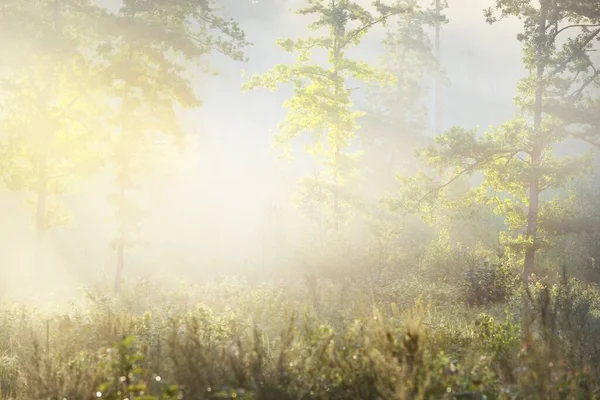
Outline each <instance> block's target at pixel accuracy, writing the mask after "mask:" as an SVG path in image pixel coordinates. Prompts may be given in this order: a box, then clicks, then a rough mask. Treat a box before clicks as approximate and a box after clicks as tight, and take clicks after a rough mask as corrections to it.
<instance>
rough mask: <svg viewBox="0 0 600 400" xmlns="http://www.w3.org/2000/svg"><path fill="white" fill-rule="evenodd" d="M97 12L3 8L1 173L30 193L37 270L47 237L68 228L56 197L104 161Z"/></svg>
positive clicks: (83, 5) (44, 6)
mask: <svg viewBox="0 0 600 400" xmlns="http://www.w3.org/2000/svg"><path fill="white" fill-rule="evenodd" d="M100 14H101V10H100V9H98V8H97V7H95V6H94V5H93V4H92V3H91V2H90V1H88V0H56V1H54V0H52V1H50V0H37V1H27V2H21V1H8V0H5V1H4V2H3V4H2V12H1V13H0V19H1V20H2V28H1V29H2V31H1V32H0V35H1V40H2V42H3V43H4V44H5V45H6V46H5V50H6V51H5V52H4V53H3V63H4V67H5V68H4V71H3V72H4V74H3V76H2V78H1V80H0V89H1V90H2V92H3V100H4V101H3V105H2V114H1V117H0V121H1V126H2V131H3V133H4V137H3V144H2V147H3V165H2V171H1V173H2V175H3V181H4V183H5V185H6V186H7V187H8V188H9V189H11V190H14V191H26V192H30V193H32V194H33V195H34V197H33V206H34V209H35V229H36V232H37V237H38V250H37V251H38V254H37V257H38V260H37V263H38V264H40V263H41V262H42V261H43V253H42V241H43V237H44V234H45V232H46V231H47V230H48V229H49V228H52V227H54V226H58V225H61V224H63V223H65V222H66V218H67V215H66V214H65V210H64V206H63V205H62V203H61V202H60V196H61V195H62V194H63V193H65V192H66V191H67V190H71V189H72V185H73V183H74V181H76V180H77V179H80V178H82V177H84V176H86V174H87V173H89V172H91V171H92V170H93V169H94V168H95V167H97V166H98V164H99V161H100V159H101V155H100V154H99V149H98V146H97V144H98V139H99V138H100V124H98V123H97V120H96V119H97V116H98V115H99V114H100V113H101V112H102V108H101V105H100V103H99V102H98V101H96V100H97V99H96V97H95V96H94V88H95V87H96V81H97V79H98V78H99V76H100V75H101V73H102V70H101V69H99V68H98V65H96V64H95V62H94V59H93V56H94V52H93V51H90V49H93V47H94V44H95V43H96V35H95V31H94V29H93V23H92V21H94V20H95V18H98V17H99V16H100ZM38 266H39V265H38Z"/></svg>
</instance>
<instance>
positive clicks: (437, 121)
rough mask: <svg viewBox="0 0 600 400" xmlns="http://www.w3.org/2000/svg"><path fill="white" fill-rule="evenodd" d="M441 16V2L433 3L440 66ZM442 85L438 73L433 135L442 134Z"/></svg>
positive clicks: (436, 54) (437, 0)
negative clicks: (436, 19)
mask: <svg viewBox="0 0 600 400" xmlns="http://www.w3.org/2000/svg"><path fill="white" fill-rule="evenodd" d="M441 14H442V5H441V0H436V2H435V15H436V17H437V18H438V21H436V23H435V42H434V43H435V45H434V46H435V59H436V60H437V62H438V64H440V63H441V62H440V56H441V44H440V31H441V23H440V21H439V18H440V17H441ZM441 87H442V84H441V82H440V76H439V73H438V74H436V77H435V91H434V96H435V99H434V104H435V111H434V112H435V117H434V129H435V134H436V135H439V134H441V133H442V132H441V131H442V105H441V104H442V100H441V99H442V98H441V92H442V88H441Z"/></svg>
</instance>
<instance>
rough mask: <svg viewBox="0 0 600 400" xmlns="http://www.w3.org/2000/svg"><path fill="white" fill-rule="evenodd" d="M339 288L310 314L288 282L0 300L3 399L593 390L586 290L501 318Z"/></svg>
mask: <svg viewBox="0 0 600 400" xmlns="http://www.w3.org/2000/svg"><path fill="white" fill-rule="evenodd" d="M398 276H399V275H396V276H394V275H391V276H388V277H387V279H386V280H387V281H390V277H395V278H398ZM396 282H400V281H399V280H398V279H396ZM341 284H342V282H341V281H339V280H335V281H331V282H330V283H328V284H327V285H325V286H324V287H323V295H324V296H325V297H324V299H327V301H324V302H323V303H321V307H322V308H321V310H320V311H318V312H317V310H315V309H314V308H313V306H312V305H310V304H306V302H305V299H306V297H307V296H306V294H305V293H304V292H303V290H302V289H301V287H300V286H299V285H294V284H289V285H287V286H285V287H284V288H282V287H281V286H279V285H278V286H274V285H273V286H263V287H260V288H259V287H252V286H249V285H247V284H243V283H235V282H224V283H221V284H211V285H207V286H206V287H197V288H195V289H192V290H187V291H181V290H180V291H179V293H178V296H175V295H173V294H169V293H167V292H162V291H158V290H156V289H152V288H151V286H148V287H146V288H144V287H140V288H135V291H132V292H129V291H124V292H123V294H124V295H131V296H135V297H137V300H138V304H139V305H138V307H137V309H136V312H132V311H128V310H127V309H131V308H130V305H131V303H130V301H129V300H127V302H123V300H124V299H120V298H105V299H101V298H100V297H99V296H98V295H96V294H95V293H94V292H90V293H89V299H90V300H91V301H92V302H91V303H90V302H88V303H82V304H81V305H77V306H74V308H73V309H71V311H70V312H69V313H68V314H61V313H55V314H42V313H39V312H36V311H35V310H33V309H29V308H23V309H20V308H17V307H14V306H11V305H8V304H5V305H3V306H2V308H1V309H0V310H1V311H0V319H1V321H2V323H3V326H4V327H5V329H4V330H3V331H2V333H1V334H0V352H1V354H3V355H2V359H1V360H2V364H0V366H1V367H0V390H1V398H3V399H4V398H6V399H8V398H12V399H16V400H20V399H29V398H48V397H50V398H64V397H66V398H90V397H93V396H97V395H98V393H101V398H110V399H113V398H114V399H117V398H118V399H120V398H123V397H125V396H127V397H128V398H137V399H139V400H141V399H148V400H150V399H175V398H181V397H183V398H197V399H212V398H246V399H272V398H278V399H300V398H319V399H321V398H322V399H325V398H327V399H346V398H366V399H370V398H400V399H409V398H410V399H415V398H416V399H429V398H436V399H446V398H447V399H451V398H456V397H459V398H460V396H463V397H464V396H467V397H469V396H470V398H488V399H498V398H505V397H506V396H507V395H509V396H512V397H514V396H525V397H526V398H546V399H555V398H556V399H558V398H564V397H567V398H571V397H575V398H593V395H594V394H593V393H594V391H595V390H596V389H598V387H599V386H598V384H599V383H600V381H599V380H598V377H599V376H600V375H599V373H600V370H598V362H597V360H598V356H597V354H598V353H597V352H598V349H597V344H596V343H595V342H596V341H595V340H594V338H595V337H596V336H595V335H597V332H596V330H597V329H598V326H600V325H598V323H597V312H598V310H599V306H600V302H599V300H598V299H600V295H599V294H598V291H597V290H596V289H593V288H587V289H586V288H584V287H582V286H581V285H580V284H578V283H577V282H574V281H572V282H569V283H566V284H565V283H558V284H556V285H554V286H551V287H550V286H548V285H544V284H541V283H535V284H531V286H530V287H529V289H528V291H529V293H530V297H529V298H530V299H531V300H528V301H526V302H521V305H524V306H525V307H521V308H520V309H519V308H511V307H512V306H511V305H510V303H506V306H507V307H508V309H507V312H506V315H505V316H502V315H500V314H498V313H497V311H495V310H494V309H486V310H485V312H484V313H483V314H480V315H477V313H474V312H473V310H468V309H465V308H463V306H461V305H460V304H461V302H460V301H459V300H460V297H459V296H460V295H459V294H454V295H453V296H454V297H451V298H450V299H444V300H441V299H439V300H435V299H434V300H433V301H432V302H431V306H425V304H424V303H423V302H422V301H419V300H418V298H417V296H419V293H418V292H415V293H414V294H413V297H404V298H402V297H399V296H396V299H398V300H400V301H401V302H398V303H391V304H390V303H389V302H388V303H386V302H385V300H384V301H383V302H381V303H379V304H380V306H379V307H377V308H373V307H369V300H368V299H367V298H363V299H360V301H359V302H360V303H361V304H362V305H365V306H366V307H353V306H351V305H350V302H348V301H345V302H343V301H342V302H337V303H336V302H334V301H332V299H333V298H328V297H327V296H328V294H327V292H331V291H332V290H333V291H335V288H336V287H337V286H339V285H341ZM396 284H399V283H396ZM404 285H405V286H404V287H399V288H398V293H404V294H406V292H407V291H408V290H410V289H409V286H410V283H408V282H407V283H405V284H404ZM381 287H382V284H381V282H378V281H372V282H369V281H366V280H355V281H354V283H353V284H351V285H350V287H348V290H350V293H352V296H351V297H349V298H355V299H357V297H356V296H360V293H364V292H371V293H372V295H371V296H373V297H372V298H373V299H374V300H378V299H383V297H380V293H379V292H378V290H380V288H381ZM523 290H524V289H523ZM517 296H518V295H517ZM194 298H201V299H202V302H203V303H197V302H196V301H194V300H193V299H194ZM268 298H278V299H279V300H277V301H273V302H269V301H265V299H268ZM571 300H572V301H571ZM142 304H147V306H145V307H144V306H142ZM185 304H187V306H186V305H185ZM250 304H254V305H252V306H250ZM282 304H286V306H285V310H284V312H281V309H282ZM146 307H149V308H152V311H150V310H149V309H147V308H146ZM253 309H254V310H258V309H261V311H262V312H263V314H262V316H259V315H258V314H255V312H254V311H252V310H253ZM520 318H521V319H522V321H523V322H521V323H519V320H520ZM540 377H544V378H543V379H540ZM546 377H547V378H546ZM166 382H169V383H166ZM477 396H479V397H477ZM483 396H485V397H483ZM532 396H533V397H532ZM535 396H538V397H535Z"/></svg>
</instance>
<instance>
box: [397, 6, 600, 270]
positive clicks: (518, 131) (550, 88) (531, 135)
mask: <svg viewBox="0 0 600 400" xmlns="http://www.w3.org/2000/svg"><path fill="white" fill-rule="evenodd" d="M495 10H496V11H494V10H493V9H489V10H487V11H486V17H487V20H488V22H490V23H495V22H496V21H497V20H498V19H497V17H495V15H494V13H495V12H498V13H499V14H500V17H501V18H505V17H510V16H515V17H518V18H519V19H520V20H522V21H523V30H522V32H521V33H519V35H518V37H517V39H518V40H519V41H520V42H522V43H523V48H524V49H523V52H524V53H523V54H524V57H523V61H524V64H525V68H526V69H527V70H529V71H530V74H529V76H527V77H525V78H524V79H523V80H521V82H520V83H519V85H518V90H517V97H516V103H517V105H518V106H519V107H520V112H519V114H518V115H517V116H516V117H515V118H514V119H513V120H510V121H507V122H506V123H504V124H502V125H500V126H498V127H492V128H490V129H489V130H488V131H487V132H486V133H485V135H484V136H483V137H480V136H478V135H477V133H476V130H466V129H463V128H460V127H454V128H452V129H451V130H450V131H448V132H446V133H445V134H443V135H441V136H439V137H437V138H436V146H433V147H431V148H429V149H428V150H427V151H426V152H425V153H424V157H425V158H426V160H427V161H428V163H429V165H430V166H431V167H433V168H435V169H436V170H437V171H438V172H439V173H440V174H448V175H447V176H448V179H447V180H445V181H441V180H437V179H432V178H428V177H426V176H425V175H421V179H420V180H418V181H415V180H412V181H411V182H409V181H406V182H405V183H407V185H406V186H405V187H404V189H405V196H404V198H403V199H404V205H405V206H409V205H410V206H413V207H415V206H420V207H421V209H423V207H425V208H430V207H431V206H432V201H433V200H434V199H436V198H440V196H437V195H440V194H441V190H442V189H444V188H445V187H447V186H448V185H450V184H451V183H453V182H455V181H456V180H458V179H460V178H461V177H463V176H466V175H472V174H475V173H481V174H483V177H484V180H483V183H482V184H481V185H479V186H478V187H477V188H476V189H475V190H474V191H473V192H472V193H471V196H469V197H468V200H470V201H473V202H476V203H479V204H482V203H487V204H491V205H494V207H495V212H496V213H498V214H499V215H502V216H504V218H505V221H506V225H507V231H506V232H505V233H504V234H503V235H502V237H501V240H502V242H503V243H504V244H505V245H506V246H507V250H508V254H509V255H511V254H512V255H513V256H514V257H516V258H520V259H522V262H523V277H524V279H526V280H527V279H529V277H530V276H531V274H532V273H533V272H534V264H535V256H536V253H537V251H538V250H539V249H542V248H544V247H545V246H547V245H548V243H549V241H550V240H551V239H552V237H553V235H554V233H555V232H554V231H553V229H552V224H551V221H552V220H553V219H556V218H559V216H560V214H561V213H564V211H565V209H566V207H565V204H561V202H560V200H559V198H557V197H556V196H553V194H552V193H551V191H552V190H553V189H555V190H559V189H561V188H563V187H564V186H565V185H566V184H567V183H569V182H571V181H573V180H574V179H576V178H578V177H580V176H582V175H583V174H585V173H586V172H587V171H588V170H589V165H590V163H589V161H590V157H589V155H583V156H572V157H558V156H557V154H556V152H555V148H556V145H557V144H559V143H561V142H563V141H565V140H566V139H568V138H569V137H581V131H580V129H579V127H578V124H583V126H584V127H585V126H588V127H589V126H590V121H589V120H587V119H586V118H583V117H582V115H583V114H585V115H591V109H590V107H591V106H593V105H594V104H595V102H596V100H594V97H593V91H592V90H591V89H592V88H593V85H596V84H597V78H598V72H597V68H596V67H595V66H594V65H593V63H592V61H591V58H590V54H591V52H592V51H594V48H595V42H597V41H598V40H597V38H598V37H600V5H599V4H595V3H591V2H582V1H577V0H574V1H564V2H555V1H553V0H541V1H539V3H536V2H534V1H520V0H519V1H516V0H498V1H496V5H495ZM501 18H500V19H501ZM561 41H563V42H564V44H562V45H561V44H560V43H561ZM596 104H597V103H596ZM566 110H571V111H573V110H578V111H577V112H574V111H573V112H568V113H567V112H566ZM567 114H568V116H569V117H570V118H568V117H567ZM588 139H589V138H588ZM417 182H419V183H418V184H417ZM408 183H410V184H408ZM415 184H417V186H414V185H415ZM417 188H418V189H420V190H415V189H417ZM411 191H412V193H409V192H411ZM441 198H443V196H441Z"/></svg>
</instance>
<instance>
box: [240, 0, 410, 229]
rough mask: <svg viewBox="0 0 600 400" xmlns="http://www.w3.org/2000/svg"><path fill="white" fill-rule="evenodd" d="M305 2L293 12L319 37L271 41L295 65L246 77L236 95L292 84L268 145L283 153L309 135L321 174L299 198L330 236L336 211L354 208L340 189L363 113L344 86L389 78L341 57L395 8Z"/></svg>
mask: <svg viewBox="0 0 600 400" xmlns="http://www.w3.org/2000/svg"><path fill="white" fill-rule="evenodd" d="M307 3H308V4H307V5H306V6H305V7H303V8H301V9H299V10H298V11H297V12H296V13H297V14H299V15H310V16H314V17H315V19H316V21H315V22H313V23H311V24H310V25H309V29H310V30H311V31H312V32H315V33H317V32H321V31H324V30H325V29H326V30H327V34H325V35H322V36H321V35H315V36H309V37H308V38H306V39H291V38H288V39H280V40H278V41H277V44H278V45H279V46H280V47H281V48H282V49H283V50H285V51H287V52H290V53H292V52H296V53H297V54H298V57H297V59H296V62H295V63H293V64H280V65H277V66H275V67H274V68H273V69H272V70H270V71H269V72H267V73H265V74H262V75H254V76H252V77H251V78H250V79H249V81H248V82H247V83H246V84H245V85H244V89H245V90H252V89H256V88H258V87H265V88H268V89H270V90H276V89H277V86H278V85H282V84H292V85H293V88H294V95H293V96H292V97H290V98H289V99H288V100H287V101H286V102H285V103H284V107H285V108H287V109H288V114H287V116H286V118H285V120H284V121H283V122H282V123H281V124H280V126H279V130H280V134H279V135H277V136H276V138H275V144H276V145H279V146H284V147H285V146H287V145H289V143H290V141H292V140H293V139H295V138H297V137H298V136H300V135H301V134H304V133H311V134H312V135H313V143H312V145H310V146H307V152H308V153H309V154H311V155H312V156H314V157H315V159H316V160H317V161H318V163H319V164H320V166H321V167H322V168H321V170H320V171H318V172H317V173H316V174H315V176H314V177H310V178H307V179H306V180H304V181H303V183H302V189H301V193H302V195H301V196H302V198H303V199H304V202H305V203H306V204H307V205H309V206H310V205H311V204H314V203H316V205H317V208H318V210H316V214H317V216H316V217H317V218H319V219H321V220H322V212H321V210H322V209H323V208H325V209H328V210H329V212H328V214H329V215H330V217H329V218H327V220H326V221H323V225H324V226H325V227H327V228H333V231H334V232H338V230H339V225H340V223H341V222H343V221H344V219H345V218H344V212H345V211H346V212H347V211H348V209H349V208H351V207H352V204H353V202H354V200H353V196H352V194H351V193H350V192H349V191H348V190H347V189H348V187H347V186H348V185H347V183H348V181H349V180H351V179H352V178H354V177H355V176H356V174H357V165H356V162H357V161H356V160H357V155H356V154H353V153H351V152H350V151H349V147H350V146H351V144H352V142H353V140H354V139H355V137H356V132H357V130H358V128H359V125H358V120H359V118H360V117H362V116H363V115H364V113H363V112H360V111H358V110H356V109H355V108H354V107H353V102H352V86H350V82H351V80H354V81H355V82H356V81H362V82H374V81H376V82H380V83H382V84H383V83H386V82H389V81H390V79H391V77H390V76H389V74H386V73H383V72H381V71H378V70H376V69H375V68H373V67H371V66H370V65H368V64H367V63H365V62H362V61H356V60H353V59H351V58H350V57H349V56H347V53H348V52H349V50H350V49H351V48H353V47H356V46H358V45H359V44H360V42H361V40H362V39H363V37H364V35H365V34H366V33H367V32H368V31H369V30H370V29H371V28H372V27H374V26H375V25H377V24H381V23H385V22H386V20H387V19H388V18H389V17H390V16H392V15H395V14H397V13H399V12H401V11H402V10H401V9H400V8H399V7H392V6H386V5H384V4H382V3H381V2H380V1H376V2H374V3H373V5H374V8H375V12H374V13H371V12H369V11H368V10H367V9H366V8H365V7H362V6H360V5H359V4H358V3H357V2H354V1H350V0H308V2H307ZM318 50H322V51H325V52H326V54H327V61H326V62H324V63H319V62H317V61H315V55H314V54H313V53H314V52H316V51H318Z"/></svg>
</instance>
